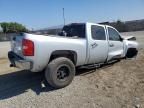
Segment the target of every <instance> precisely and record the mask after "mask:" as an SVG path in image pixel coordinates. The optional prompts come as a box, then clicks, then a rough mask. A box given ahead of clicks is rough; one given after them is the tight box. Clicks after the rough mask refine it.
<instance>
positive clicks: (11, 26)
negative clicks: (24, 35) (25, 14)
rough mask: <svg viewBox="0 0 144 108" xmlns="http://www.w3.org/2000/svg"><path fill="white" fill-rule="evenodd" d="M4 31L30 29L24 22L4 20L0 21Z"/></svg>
mask: <svg viewBox="0 0 144 108" xmlns="http://www.w3.org/2000/svg"><path fill="white" fill-rule="evenodd" d="M0 25H1V27H2V29H3V32H4V33H16V32H27V31H28V29H27V28H26V27H25V26H23V25H22V24H19V23H16V22H9V23H8V22H2V23H0Z"/></svg>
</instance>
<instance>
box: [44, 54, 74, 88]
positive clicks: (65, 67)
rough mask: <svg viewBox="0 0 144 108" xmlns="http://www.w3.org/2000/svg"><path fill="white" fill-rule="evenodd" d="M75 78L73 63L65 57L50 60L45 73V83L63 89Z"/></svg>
mask: <svg viewBox="0 0 144 108" xmlns="http://www.w3.org/2000/svg"><path fill="white" fill-rule="evenodd" d="M74 76H75V66H74V64H73V62H72V61H71V60H70V59H68V58H65V57H59V58H56V59H54V60H52V61H51V62H50V63H49V64H48V66H47V69H46V71H45V78H46V80H47V82H48V83H49V84H50V85H51V86H52V87H54V88H63V87H65V86H67V85H69V84H70V83H71V82H72V80H73V78H74Z"/></svg>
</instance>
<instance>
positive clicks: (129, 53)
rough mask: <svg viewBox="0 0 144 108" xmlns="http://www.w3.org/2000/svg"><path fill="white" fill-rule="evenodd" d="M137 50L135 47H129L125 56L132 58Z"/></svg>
mask: <svg viewBox="0 0 144 108" xmlns="http://www.w3.org/2000/svg"><path fill="white" fill-rule="evenodd" d="M137 53H138V51H137V49H136V48H129V49H128V50H127V53H126V57H127V58H133V57H135V56H136V55H137Z"/></svg>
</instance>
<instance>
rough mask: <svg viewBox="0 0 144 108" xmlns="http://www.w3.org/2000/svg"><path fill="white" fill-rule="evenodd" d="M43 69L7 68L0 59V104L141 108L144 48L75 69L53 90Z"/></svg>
mask: <svg viewBox="0 0 144 108" xmlns="http://www.w3.org/2000/svg"><path fill="white" fill-rule="evenodd" d="M43 77H44V75H43V73H31V72H29V71H23V70H17V69H15V68H9V62H8V59H7V58H1V59H0V107H1V108H144V49H140V50H139V54H138V56H137V58H135V59H132V60H121V61H119V62H116V63H114V64H110V65H106V66H103V67H102V68H99V69H97V70H96V69H91V70H86V69H85V70H77V75H76V77H75V78H74V81H73V82H72V83H71V84H70V85H69V86H67V87H65V88H62V89H58V90H55V89H53V88H51V87H50V86H49V85H47V84H46V87H43V86H42V83H41V82H42V81H43Z"/></svg>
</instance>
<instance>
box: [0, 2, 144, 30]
mask: <svg viewBox="0 0 144 108" xmlns="http://www.w3.org/2000/svg"><path fill="white" fill-rule="evenodd" d="M62 8H65V17H66V23H71V22H104V21H116V20H118V19H121V20H124V21H126V20H137V19H144V0H0V22H3V21H6V22H11V21H12V22H19V23H22V24H24V25H25V26H27V27H28V28H34V29H40V28H46V27H51V26H55V25H62V24H63V17H62Z"/></svg>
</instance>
